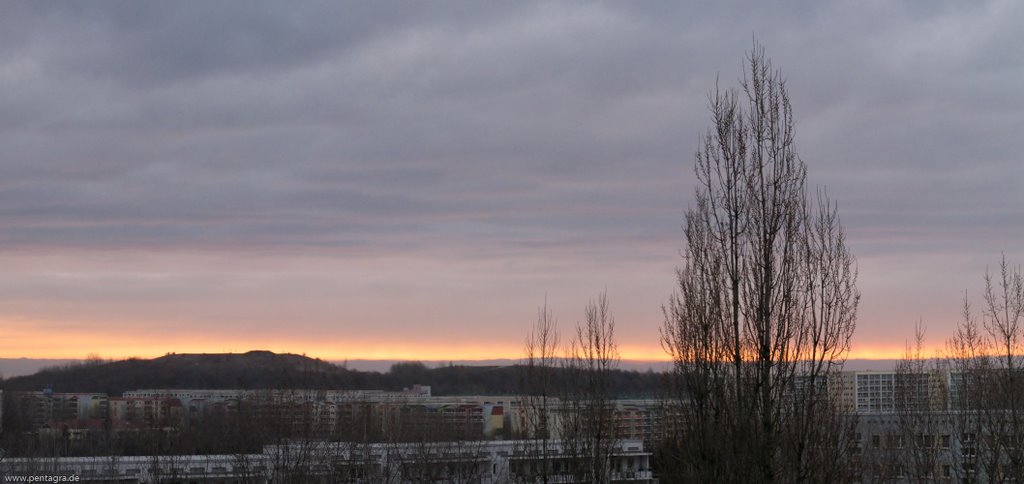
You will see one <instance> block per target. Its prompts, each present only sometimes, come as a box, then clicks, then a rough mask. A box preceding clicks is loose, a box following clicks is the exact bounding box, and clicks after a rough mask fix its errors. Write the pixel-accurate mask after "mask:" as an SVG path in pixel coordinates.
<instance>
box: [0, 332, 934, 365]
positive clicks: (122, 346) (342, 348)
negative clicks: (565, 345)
mask: <svg viewBox="0 0 1024 484" xmlns="http://www.w3.org/2000/svg"><path fill="white" fill-rule="evenodd" d="M41 340H42V341H47V344H45V345H43V346H42V347H41V345H40V344H39V343H38V342H39V341H41ZM25 348H32V349H33V350H31V351H25V350H24V349H25ZM251 350H269V351H273V352H275V353H293V354H304V355H307V356H310V357H315V358H320V359H323V360H329V361H343V360H409V361H415V360H421V361H445V360H452V361H454V360H491V359H509V360H519V359H521V358H522V357H523V354H522V347H521V346H518V345H515V344H486V343H477V344H464V345H459V346H453V345H448V344H438V343H433V344H431V343H414V342H397V343H389V344H381V343H377V342H368V341H361V342H349V343H347V344H345V345H333V344H330V343H325V342H323V341H318V342H310V341H299V340H293V341H282V340H268V339H236V340H231V341H228V340H220V341H203V342H196V341H194V340H192V341H189V340H184V339H179V338H157V337H154V338H139V337H131V336H127V337H123V338H121V339H117V340H114V339H112V338H110V337H109V336H105V335H95V334H75V335H68V334H65V335H64V336H63V337H60V338H55V337H52V336H51V337H47V338H39V337H38V336H37V335H34V334H25V333H20V334H19V333H17V332H15V333H13V334H12V333H8V335H7V337H6V338H5V341H3V342H2V343H0V357H3V358H54V359H81V358H85V357H86V356H87V355H91V354H95V355H99V356H100V357H101V358H110V359H124V358H131V357H136V358H156V357H160V356H163V355H165V354H168V353H245V352H247V351H251ZM904 353H905V349H904V348H899V347H894V346H877V347H860V348H856V349H854V350H852V351H851V352H850V354H849V355H848V356H847V359H851V360H852V359H864V360H882V359H899V358H902V357H903V356H904ZM619 354H620V357H621V358H622V359H623V360H631V361H664V362H667V361H669V358H668V355H666V354H665V352H664V351H662V349H661V347H660V346H657V345H651V346H638V345H623V346H620V347H619ZM927 354H931V353H927Z"/></svg>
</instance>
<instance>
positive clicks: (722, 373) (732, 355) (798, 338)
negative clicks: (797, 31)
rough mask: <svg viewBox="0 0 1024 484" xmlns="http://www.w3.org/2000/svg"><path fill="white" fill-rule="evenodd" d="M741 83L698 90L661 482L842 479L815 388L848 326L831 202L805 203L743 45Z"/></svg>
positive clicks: (826, 405) (763, 61) (775, 81)
mask: <svg viewBox="0 0 1024 484" xmlns="http://www.w3.org/2000/svg"><path fill="white" fill-rule="evenodd" d="M741 87H742V89H741V90H740V91H735V90H729V91H724V92H723V91H719V90H718V89H717V88H716V91H715V92H714V93H713V94H712V95H711V96H709V99H710V109H711V113H712V117H713V124H712V127H711V128H710V129H709V130H708V132H707V134H706V135H705V136H704V138H703V141H702V144H701V147H700V149H699V150H698V151H697V154H696V163H695V173H696V176H697V180H698V183H699V184H698V188H697V191H696V205H695V206H693V207H691V208H690V209H688V210H687V212H686V223H685V227H684V229H685V237H686V246H685V248H684V251H683V257H684V264H683V267H682V268H680V269H679V270H678V283H679V288H678V292H677V293H676V294H675V295H674V296H673V297H672V298H671V299H670V301H669V304H668V306H667V307H666V308H665V324H664V326H663V333H662V335H663V338H662V340H663V346H664V348H665V349H666V351H667V352H668V353H669V354H670V355H671V356H672V358H673V359H674V360H675V373H676V377H677V382H678V384H679V388H680V389H681V391H682V392H683V393H681V394H679V398H680V402H681V405H680V417H681V419H682V422H681V424H680V426H679V427H678V428H679V432H677V433H676V435H675V437H674V439H675V441H674V442H673V443H670V446H671V447H672V448H673V449H674V451H673V452H674V453H675V454H676V455H677V460H676V462H675V464H677V465H672V467H673V468H676V469H678V472H679V474H678V475H676V476H673V477H671V479H679V480H681V481H685V482H722V481H726V482H778V481H784V482H805V481H812V482H836V481H843V480H846V479H848V478H849V470H850V468H851V463H850V457H851V451H852V449H853V440H854V432H853V430H852V425H851V423H850V419H847V418H845V417H843V416H842V415H840V413H839V412H838V409H837V405H836V402H835V399H836V395H834V394H833V392H829V390H828V387H829V381H828V380H829V376H830V375H831V374H834V373H835V372H837V371H838V370H839V368H840V367H841V364H842V362H843V361H844V360H845V355H846V353H847V351H848V349H849V341H850V338H851V336H852V334H853V330H854V325H855V320H856V309H857V303H858V300H859V296H860V294H859V292H858V291H857V288H856V279H857V272H856V267H855V262H854V258H853V256H852V255H851V254H850V252H849V251H848V250H847V247H846V244H845V236H844V233H843V229H842V225H841V224H840V222H839V217H838V213H837V206H836V204H835V203H834V202H832V201H831V200H830V199H829V198H828V196H827V195H826V194H825V192H824V191H823V190H819V191H818V193H817V198H816V199H815V200H814V201H813V202H812V201H809V200H808V198H809V197H808V194H807V188H806V166H805V165H804V163H803V161H802V160H800V158H799V157H798V156H797V153H796V150H795V144H794V122H793V114H792V109H791V107H790V101H789V94H788V92H787V90H786V84H785V80H784V79H783V77H782V74H781V73H780V72H779V71H777V70H775V69H774V68H773V67H772V64H771V61H770V60H769V59H768V58H767V57H766V56H765V54H764V49H763V48H762V47H761V46H760V45H758V44H756V43H755V45H754V49H753V51H752V52H751V53H750V55H749V56H748V57H747V69H745V74H744V77H743V80H742V81H741Z"/></svg>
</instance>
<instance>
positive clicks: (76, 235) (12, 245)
mask: <svg viewBox="0 0 1024 484" xmlns="http://www.w3.org/2000/svg"><path fill="white" fill-rule="evenodd" d="M1021 25H1024V4H1022V3H1021V2H1015V1H979V2H942V1H935V2H889V1H877V2H870V1H869V2H864V1H849V2H843V1H823V2H818V1H813V2H812V1H805V2H770V3H769V2H750V3H737V2H632V3H627V2H607V3H604V2H566V3H562V2H540V3H530V2H352V3H346V2H313V1H295V2H259V1H257V2H248V1H247V2H228V1H226V2H204V1H183V2H135V1H98V2H49V1H42V2H18V3H10V4H6V5H4V7H3V14H2V15H0V267H2V268H3V269H2V270H0V357H35V358H81V357H85V356H86V355H88V354H97V355H100V356H102V357H126V356H142V357H150V356H159V355H162V354H164V353H167V352H179V353H182V352H221V351H234V352H244V351H248V350H250V349H257V348H259V349H270V350H273V351H288V352H293V353H305V354H308V355H310V356H318V357H323V358H330V359H378V358H379V359H392V358H408V359H430V360H446V359H485V358H506V357H512V358H515V357H517V356H518V355H519V354H520V352H521V348H522V342H523V339H524V337H525V335H526V333H527V331H528V329H529V327H530V326H531V325H532V324H533V322H534V321H535V319H536V316H537V310H538V307H539V306H541V305H543V304H545V300H546V301H547V305H548V307H549V309H551V310H552V311H553V313H554V314H555V316H556V318H557V319H558V321H559V325H560V327H561V329H562V331H563V333H568V332H570V331H571V328H572V326H573V325H575V324H576V323H577V322H578V321H579V320H580V319H581V318H582V317H583V309H584V307H585V305H586V304H587V303H588V301H590V300H592V299H593V298H595V297H596V296H597V295H598V294H599V293H601V292H602V291H606V292H607V295H608V299H609V302H610V305H611V309H612V311H613V313H614V315H615V319H616V322H617V335H618V343H619V346H620V351H621V353H622V356H623V357H625V358H631V359H661V358H665V355H664V353H663V352H662V350H661V349H660V347H659V332H658V331H659V327H660V326H661V325H662V321H663V316H662V312H661V306H662V305H663V304H665V303H666V301H667V300H668V297H669V295H670V294H671V293H672V291H673V285H674V271H675V268H676V267H677V266H679V265H680V263H681V259H680V252H681V250H682V248H683V244H684V241H683V237H682V229H681V225H682V224H683V214H684V211H685V209H686V207H687V206H688V205H689V204H691V203H692V200H693V194H694V189H695V180H694V176H693V172H692V170H693V159H694V152H695V150H696V148H697V141H698V138H699V136H700V135H701V133H702V132H704V130H705V129H707V126H708V123H709V121H710V116H709V112H708V109H707V101H708V94H709V92H710V91H711V90H712V89H713V88H714V87H715V83H716V80H717V82H718V83H719V85H721V86H723V87H732V86H736V85H737V81H738V79H739V78H740V77H741V75H742V64H743V58H744V55H745V53H746V52H747V51H749V50H750V48H751V45H752V39H753V38H754V37H755V36H756V38H757V39H758V41H759V42H760V43H761V44H763V45H764V47H765V49H766V52H767V55H768V56H770V57H771V58H772V59H773V62H774V65H775V66H776V67H778V68H779V69H781V70H782V71H783V73H784V75H785V76H786V78H787V86H788V88H789V91H790V95H791V102H792V105H793V111H794V116H795V119H796V145H797V151H798V152H799V153H800V156H801V158H802V159H803V160H804V162H805V163H806V164H807V167H808V182H809V185H810V186H812V187H813V186H826V187H827V188H828V191H829V193H830V194H831V196H832V197H833V198H834V199H835V200H837V201H838V203H839V212H840V216H841V217H842V221H843V223H844V225H845V227H846V232H847V236H848V244H849V246H850V249H851V250H852V252H853V253H854V254H855V255H856V257H857V260H858V268H859V274H860V277H859V284H858V285H859V288H860V290H861V292H862V299H861V304H860V310H859V313H858V316H859V317H858V321H857V331H856V334H855V336H854V340H853V347H852V355H851V356H853V357H867V358H872V357H877V358H882V357H892V356H898V355H899V354H900V353H901V352H902V351H903V348H904V345H905V343H906V341H907V340H908V339H911V338H912V337H913V334H914V325H915V323H916V322H917V321H919V320H920V321H922V322H923V324H924V325H925V326H926V327H927V336H926V338H927V343H928V344H931V345H933V346H936V347H937V346H940V345H941V344H942V342H943V341H944V340H945V339H946V338H948V337H949V336H950V335H951V334H952V331H953V328H954V327H955V325H956V323H957V321H958V318H959V311H960V307H961V305H962V303H963V300H964V298H965V296H966V297H967V298H968V299H969V300H971V301H972V302H974V303H975V304H980V303H981V301H980V295H981V291H982V288H983V279H982V276H983V274H984V272H985V270H986V267H991V266H994V265H995V264H997V263H998V261H999V259H1000V257H1001V254H1004V253H1005V255H1006V257H1007V258H1008V259H1009V260H1011V261H1012V262H1015V263H1021V262H1024V247H1022V240H1024V238H1022V235H1024V163H1022V161H1024V136H1022V133H1021V128H1022V127H1024V89H1022V87H1024V49H1021V46H1022V45H1024V30H1022V29H1021V28H1020V27H1021Z"/></svg>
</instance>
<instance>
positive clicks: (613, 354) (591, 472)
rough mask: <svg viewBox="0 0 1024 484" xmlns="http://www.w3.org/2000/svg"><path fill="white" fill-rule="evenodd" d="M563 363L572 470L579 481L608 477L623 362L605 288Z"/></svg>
mask: <svg viewBox="0 0 1024 484" xmlns="http://www.w3.org/2000/svg"><path fill="white" fill-rule="evenodd" d="M565 364H566V365H567V370H568V371H567V374H568V376H569V378H570V379H571V381H570V382H567V385H566V394H565V396H564V398H563V401H562V405H561V407H562V409H561V412H560V414H561V415H560V417H561V418H560V423H561V425H560V427H561V434H562V435H561V437H562V443H563V446H564V448H565V450H566V453H568V454H569V456H570V460H571V463H570V465H571V473H572V474H573V475H574V478H575V479H576V482H591V483H595V484H603V483H606V482H610V479H611V476H610V463H611V461H610V458H611V453H612V451H613V450H614V448H615V443H616V435H615V403H614V402H613V401H612V373H613V372H614V371H615V370H616V369H617V368H618V366H619V350H618V345H617V343H616V342H615V317H614V316H613V315H612V313H611V310H610V308H609V306H608V296H607V294H606V293H603V292H602V293H601V294H599V295H598V296H597V299H595V300H592V301H590V303H588V304H587V307H586V310H585V312H584V319H583V321H581V322H580V323H579V324H577V326H576V335H575V338H573V340H572V341H571V342H570V344H569V348H568V353H567V356H566V358H565Z"/></svg>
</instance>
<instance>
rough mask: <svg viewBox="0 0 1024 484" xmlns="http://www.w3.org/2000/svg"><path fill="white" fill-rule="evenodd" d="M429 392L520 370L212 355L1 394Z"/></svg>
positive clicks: (637, 391) (650, 391)
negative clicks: (378, 366)
mask: <svg viewBox="0 0 1024 484" xmlns="http://www.w3.org/2000/svg"><path fill="white" fill-rule="evenodd" d="M614 380H615V385H614V387H615V388H614V392H615V394H616V395H617V396H620V397H636V396H649V395H654V394H656V393H657V391H658V388H659V386H660V382H661V375H660V374H658V373H654V372H637V371H618V372H616V373H615V375H614ZM417 383H418V384H423V385H430V386H431V387H432V391H433V393H434V394H435V395H473V394H475V395H480V394H489V395H513V394H517V393H519V391H520V388H521V384H520V383H521V371H520V369H519V367H518V366H463V365H454V364H452V365H449V366H441V367H437V368H428V367H427V366H425V365H424V364H422V363H420V362H402V363H395V364H393V365H391V367H390V369H389V371H387V372H385V373H381V372H371V371H358V370H350V369H348V368H345V367H343V366H339V365H335V364H333V363H329V362H326V361H323V360H320V359H315V358H309V357H306V356H301V355H294V354H276V353H272V352H270V351H250V352H248V353H216V354H168V355H165V356H162V357H159V358H154V359H150V360H145V359H137V358H133V359H128V360H121V361H110V362H105V361H86V362H80V363H68V364H64V365H60V366H57V367H53V368H47V369H43V370H42V371H39V372H38V373H36V374H33V375H26V376H18V377H13V378H8V379H6V380H3V381H2V382H0V389H3V390H8V391H11V390H20V391H33V390H41V389H43V388H47V387H49V388H52V389H53V391H55V392H100V393H106V394H108V395H112V396H117V395H121V394H122V393H123V392H124V391H126V390H137V389H150V388H237V389H266V388H273V389H296V388H305V389H353V390H371V389H380V390H400V389H402V388H404V387H409V386H412V385H414V384H417Z"/></svg>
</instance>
